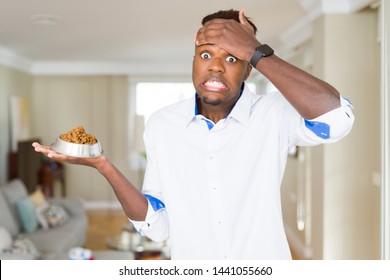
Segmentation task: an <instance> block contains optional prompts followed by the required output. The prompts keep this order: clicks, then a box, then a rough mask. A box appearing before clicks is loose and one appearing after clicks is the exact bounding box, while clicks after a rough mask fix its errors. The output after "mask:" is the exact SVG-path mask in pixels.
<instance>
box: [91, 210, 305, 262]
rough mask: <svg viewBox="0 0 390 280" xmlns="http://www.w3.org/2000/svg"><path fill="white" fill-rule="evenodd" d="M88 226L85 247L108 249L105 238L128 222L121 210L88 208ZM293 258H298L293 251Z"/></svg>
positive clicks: (117, 231) (120, 229)
mask: <svg viewBox="0 0 390 280" xmlns="http://www.w3.org/2000/svg"><path fill="white" fill-rule="evenodd" d="M87 214H88V219H89V227H88V230H87V238H86V242H85V248H88V249H91V250H96V251H97V250H109V249H110V248H109V247H108V246H107V239H108V237H109V236H113V235H117V234H120V233H121V232H122V227H123V225H124V224H126V223H130V222H129V220H128V219H127V217H126V215H125V214H124V212H123V211H122V210H93V211H92V210H89V211H87ZM292 256H293V259H294V260H298V259H299V258H298V257H297V256H296V255H295V254H294V253H293V254H292Z"/></svg>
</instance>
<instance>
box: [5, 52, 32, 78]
mask: <svg viewBox="0 0 390 280" xmlns="http://www.w3.org/2000/svg"><path fill="white" fill-rule="evenodd" d="M0 65H5V66H9V67H11V68H15V69H18V70H20V71H23V72H27V73H30V72H31V68H32V65H33V64H32V63H31V61H29V60H27V59H25V58H23V57H21V56H20V55H17V54H15V53H14V52H11V51H9V50H7V49H5V48H3V47H1V46H0Z"/></svg>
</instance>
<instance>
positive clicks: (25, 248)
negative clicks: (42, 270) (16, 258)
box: [1, 236, 41, 258]
mask: <svg viewBox="0 0 390 280" xmlns="http://www.w3.org/2000/svg"><path fill="white" fill-rule="evenodd" d="M1 252H2V253H3V254H31V255H33V256H34V258H38V257H39V256H40V255H41V252H40V251H39V250H38V248H37V247H36V246H35V244H34V243H33V242H32V241H31V240H30V239H28V238H27V237H24V236H18V237H17V238H16V239H15V240H14V242H12V244H11V245H10V246H9V247H7V248H4V249H2V251H1Z"/></svg>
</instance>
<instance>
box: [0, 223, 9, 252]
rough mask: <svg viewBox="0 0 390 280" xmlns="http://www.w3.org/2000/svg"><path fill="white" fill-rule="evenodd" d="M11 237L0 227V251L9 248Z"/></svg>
mask: <svg viewBox="0 0 390 280" xmlns="http://www.w3.org/2000/svg"><path fill="white" fill-rule="evenodd" d="M11 244H12V237H11V234H10V233H9V232H8V230H6V229H5V228H3V227H0V251H1V250H3V249H4V248H7V247H9V246H11Z"/></svg>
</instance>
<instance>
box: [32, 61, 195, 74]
mask: <svg viewBox="0 0 390 280" xmlns="http://www.w3.org/2000/svg"><path fill="white" fill-rule="evenodd" d="M150 69H153V71H154V73H152V72H151V70H150ZM190 69H191V67H190V66H188V67H183V66H182V64H177V65H174V64H170V65H169V67H166V65H159V64H158V63H153V65H150V64H147V63H144V62H143V63H107V62H79V61H67V62H64V61H50V62H43V61H37V62H34V63H33V65H32V67H31V69H30V71H29V72H30V73H31V74H33V75H47V76H53V75H80V76H82V75H157V74H160V75H161V73H164V74H166V75H176V74H177V73H182V74H183V73H184V74H190Z"/></svg>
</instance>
